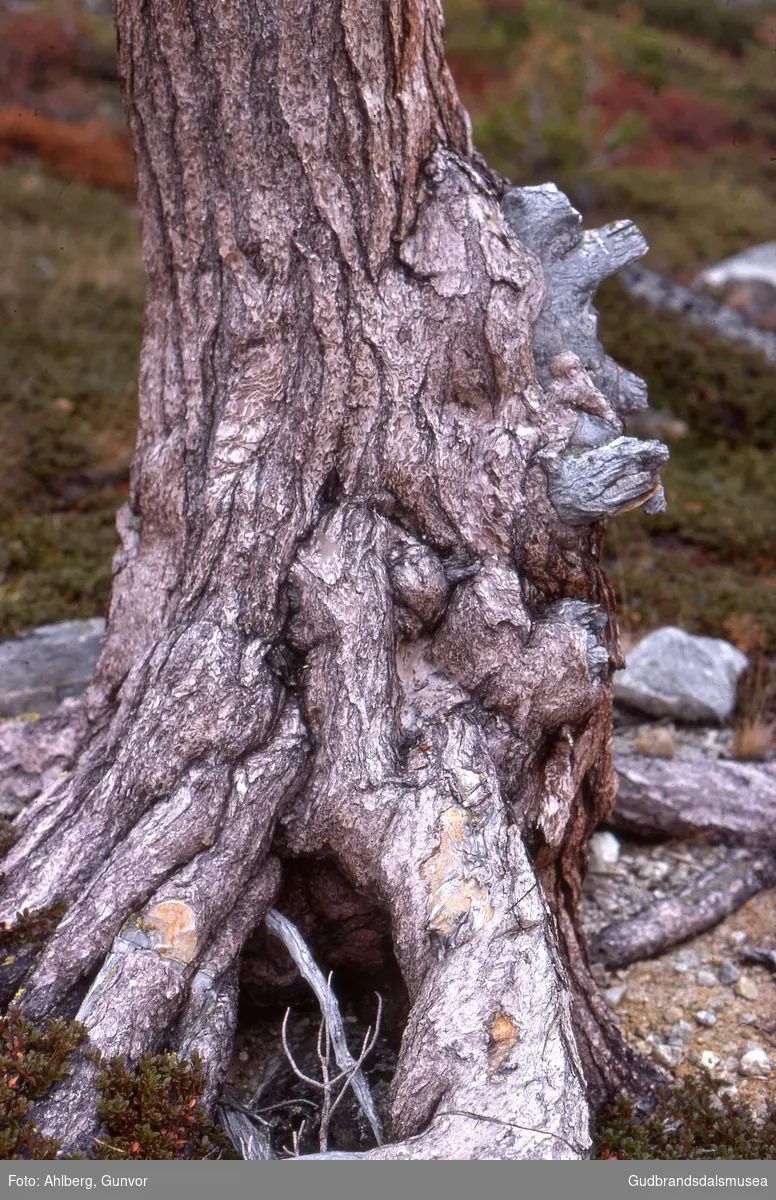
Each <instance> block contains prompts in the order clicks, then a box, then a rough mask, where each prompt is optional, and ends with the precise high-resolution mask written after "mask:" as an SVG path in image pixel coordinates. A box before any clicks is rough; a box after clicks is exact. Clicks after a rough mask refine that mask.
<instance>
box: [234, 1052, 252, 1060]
mask: <svg viewBox="0 0 776 1200" xmlns="http://www.w3.org/2000/svg"><path fill="white" fill-rule="evenodd" d="M237 1057H238V1058H239V1060H240V1062H247V1061H248V1059H249V1058H250V1054H249V1053H248V1051H247V1050H241V1051H240V1053H239V1054H238V1055H237Z"/></svg>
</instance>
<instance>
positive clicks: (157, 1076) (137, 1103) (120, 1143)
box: [97, 1054, 237, 1159]
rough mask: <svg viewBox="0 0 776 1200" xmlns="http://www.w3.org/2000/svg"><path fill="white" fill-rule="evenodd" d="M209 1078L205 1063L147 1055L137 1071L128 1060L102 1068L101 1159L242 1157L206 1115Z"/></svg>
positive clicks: (98, 1082)
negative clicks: (203, 1104)
mask: <svg viewBox="0 0 776 1200" xmlns="http://www.w3.org/2000/svg"><path fill="white" fill-rule="evenodd" d="M204 1085H205V1077H204V1074H203V1072H202V1066H201V1063H200V1061H199V1058H198V1057H197V1056H196V1055H195V1056H194V1058H193V1059H192V1061H191V1062H186V1061H185V1060H182V1059H179V1058H178V1056H177V1055H176V1054H154V1055H146V1056H145V1057H144V1058H142V1059H141V1060H140V1063H139V1064H138V1067H137V1068H136V1069H131V1068H129V1067H128V1066H127V1064H126V1062H125V1060H124V1059H123V1058H115V1059H113V1060H112V1061H111V1062H110V1063H107V1064H106V1065H105V1066H103V1067H102V1069H101V1071H100V1073H99V1075H98V1077H97V1088H98V1090H99V1091H100V1092H101V1093H102V1099H101V1100H100V1105H99V1112H100V1117H101V1118H102V1122H103V1125H104V1127H105V1133H104V1136H103V1137H101V1139H100V1142H101V1144H100V1146H99V1149H98V1153H97V1157H98V1158H112V1159H127V1158H134V1159H181V1158H189V1159H191V1158H226V1157H237V1156H236V1155H235V1154H234V1152H233V1151H232V1149H231V1144H230V1142H229V1141H228V1139H227V1138H226V1136H225V1134H224V1133H223V1131H222V1130H221V1129H219V1128H218V1127H217V1126H216V1125H214V1124H213V1123H212V1122H211V1121H209V1120H208V1119H207V1117H206V1116H205V1115H204V1114H203V1112H202V1110H201V1109H200V1107H199V1103H198V1101H199V1097H200V1095H201V1094H202V1090H203V1088H204Z"/></svg>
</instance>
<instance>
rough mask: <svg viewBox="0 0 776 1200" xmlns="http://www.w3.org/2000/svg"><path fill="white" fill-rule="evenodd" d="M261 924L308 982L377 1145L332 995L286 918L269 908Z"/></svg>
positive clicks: (378, 1135)
mask: <svg viewBox="0 0 776 1200" xmlns="http://www.w3.org/2000/svg"><path fill="white" fill-rule="evenodd" d="M264 924H265V926H266V928H267V930H268V932H269V933H271V934H272V935H273V936H274V937H277V938H280V940H281V941H282V943H283V945H284V946H285V947H286V949H287V950H288V952H289V954H290V955H291V957H292V958H293V960H294V962H295V963H296V965H297V967H298V968H299V972H300V974H301V975H302V978H303V979H305V980H306V981H307V983H309V985H310V987H311V988H312V990H313V991H314V992H315V996H316V999H317V1001H318V1003H319V1004H320V1006H321V1012H322V1013H323V1023H324V1025H325V1027H326V1029H327V1030H328V1037H329V1038H330V1039H331V1046H332V1050H333V1051H334V1058H335V1061H336V1063H337V1066H338V1067H339V1068H340V1071H342V1072H344V1073H345V1074H350V1075H351V1078H350V1081H349V1082H350V1086H351V1087H352V1089H353V1093H354V1095H355V1097H356V1099H357V1100H358V1103H359V1104H360V1106H361V1109H362V1111H363V1113H364V1116H365V1117H366V1119H367V1121H368V1122H369V1124H370V1126H371V1127H372V1132H373V1133H374V1135H375V1140H376V1141H377V1144H378V1146H379V1145H380V1144H381V1143H382V1136H383V1135H382V1129H381V1126H380V1119H379V1117H378V1116H377V1112H376V1110H375V1106H374V1101H373V1099H372V1093H371V1092H370V1090H369V1085H368V1084H367V1082H366V1079H365V1078H364V1074H363V1072H362V1071H361V1069H360V1063H357V1062H356V1060H355V1059H354V1058H353V1055H352V1054H351V1053H350V1050H349V1048H348V1043H347V1038H346V1037H345V1027H344V1025H343V1023H342V1017H341V1015H340V1011H339V1008H338V1006H337V1001H336V999H335V997H334V993H333V992H332V990H331V988H330V987H329V984H328V982H327V980H326V979H324V977H323V974H322V973H321V971H320V970H319V968H318V966H317V965H316V963H315V961H314V959H313V957H312V955H311V954H310V951H309V950H308V948H307V946H306V944H305V942H304V939H303V937H302V935H301V933H300V932H299V930H298V929H297V928H296V926H295V925H294V924H292V922H291V921H289V920H288V918H287V917H284V916H283V915H282V913H279V912H277V911H276V910H275V909H270V911H269V912H268V913H267V916H266V917H265V920H264ZM378 1020H379V1018H378ZM284 1028H285V1023H284ZM289 1061H291V1065H292V1066H293V1061H292V1060H291V1059H290V1056H289Z"/></svg>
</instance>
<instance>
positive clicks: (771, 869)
mask: <svg viewBox="0 0 776 1200" xmlns="http://www.w3.org/2000/svg"><path fill="white" fill-rule="evenodd" d="M774 884H776V854H774V853H772V852H770V851H767V850H763V851H759V852H758V851H751V850H745V849H740V850H733V851H731V854H730V856H729V858H728V860H727V861H726V862H725V863H724V864H723V866H721V867H715V868H714V870H712V871H707V872H706V873H705V874H704V875H701V876H700V877H699V878H698V879H696V880H695V882H694V883H693V885H692V887H689V888H687V889H686V890H685V891H683V892H680V893H679V895H678V896H672V897H670V898H669V899H666V900H656V901H655V902H654V904H650V905H648V906H647V907H646V908H645V909H644V910H643V911H642V912H640V913H639V914H638V916H635V917H632V918H631V919H630V920H626V921H615V922H613V923H612V924H611V925H607V926H606V928H605V929H602V930H601V932H600V933H598V934H596V935H595V937H593V938H591V939H590V955H591V958H592V959H593V961H594V962H601V963H604V965H605V966H607V967H623V966H626V965H627V964H628V963H632V962H638V961H640V960H641V959H645V958H652V957H653V956H654V955H656V954H663V953H665V951H666V950H670V949H671V947H672V946H676V945H678V944H679V943H680V942H683V941H686V940H687V938H690V937H695V936H697V935H698V934H699V933H704V932H705V930H707V929H711V928H713V926H714V925H717V924H718V923H719V922H720V921H721V920H723V919H724V918H725V917H726V916H728V915H729V914H730V913H732V912H735V911H736V910H737V909H739V908H741V907H742V905H744V904H745V903H746V901H747V900H749V899H751V897H752V896H756V895H757V893H758V892H761V891H763V890H764V889H765V888H769V887H773V886H774Z"/></svg>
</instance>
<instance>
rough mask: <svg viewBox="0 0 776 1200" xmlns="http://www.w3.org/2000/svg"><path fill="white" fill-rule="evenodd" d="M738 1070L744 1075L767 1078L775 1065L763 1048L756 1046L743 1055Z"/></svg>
mask: <svg viewBox="0 0 776 1200" xmlns="http://www.w3.org/2000/svg"><path fill="white" fill-rule="evenodd" d="M738 1070H739V1072H740V1073H741V1074H742V1075H746V1076H759V1077H760V1078H767V1077H768V1076H769V1075H770V1073H771V1071H772V1070H773V1064H772V1063H771V1060H770V1059H769V1057H768V1055H767V1054H766V1052H765V1050H763V1048H762V1046H756V1047H754V1049H752V1050H747V1051H746V1053H745V1054H742V1055H741V1060H740V1062H739V1064H738Z"/></svg>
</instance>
